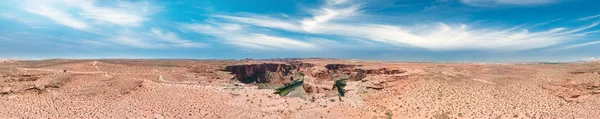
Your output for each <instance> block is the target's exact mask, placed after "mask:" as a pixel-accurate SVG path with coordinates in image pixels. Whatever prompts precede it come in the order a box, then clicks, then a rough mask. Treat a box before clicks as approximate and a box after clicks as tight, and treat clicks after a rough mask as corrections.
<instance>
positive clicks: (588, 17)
mask: <svg viewBox="0 0 600 119" xmlns="http://www.w3.org/2000/svg"><path fill="white" fill-rule="evenodd" d="M597 17H600V14H598V15H593V16H587V17H583V18H579V20H581V21H585V20H590V19H594V18H597Z"/></svg>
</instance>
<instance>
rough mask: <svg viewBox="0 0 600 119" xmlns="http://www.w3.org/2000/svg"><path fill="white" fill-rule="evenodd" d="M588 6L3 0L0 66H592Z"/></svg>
mask: <svg viewBox="0 0 600 119" xmlns="http://www.w3.org/2000/svg"><path fill="white" fill-rule="evenodd" d="M599 4H600V1H597V0H201V1H197V0H193V1H192V0H190V1H186V0H181V1H176V0H168V1H140V0H136V1H118V0H96V1H94V0H26V1H21V0H4V1H3V2H2V3H0V26H1V27H0V28H1V29H0V58H5V59H47V58H189V59H241V58H247V57H250V58H258V59H261V58H285V57H327V58H342V59H372V60H388V61H439V62H531V61H577V60H598V59H599V58H600V37H599V36H600V27H599V26H597V25H598V24H599V23H600V9H598V6H597V5H599Z"/></svg>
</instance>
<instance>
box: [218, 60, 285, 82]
mask: <svg viewBox="0 0 600 119" xmlns="http://www.w3.org/2000/svg"><path fill="white" fill-rule="evenodd" d="M224 70H225V71H228V72H231V73H232V74H234V75H235V78H236V79H237V80H239V81H240V82H242V83H272V82H278V83H287V82H290V81H292V80H293V78H292V76H293V73H294V72H295V71H296V68H295V67H294V66H292V65H288V64H274V63H263V64H244V65H233V66H227V67H225V69H224Z"/></svg>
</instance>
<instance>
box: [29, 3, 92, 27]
mask: <svg viewBox="0 0 600 119" xmlns="http://www.w3.org/2000/svg"><path fill="white" fill-rule="evenodd" d="M49 4H50V3H45V2H29V4H27V6H26V7H25V10H26V11H28V12H31V13H33V14H37V15H40V16H44V17H47V18H48V19H51V20H53V21H55V22H57V23H60V24H62V25H65V26H68V27H72V28H75V29H82V30H85V29H87V28H88V27H89V26H88V24H87V23H85V22H84V21H82V20H81V19H77V18H74V17H73V16H72V15H70V14H69V13H67V12H66V11H63V10H60V9H58V8H55V7H54V6H53V5H49Z"/></svg>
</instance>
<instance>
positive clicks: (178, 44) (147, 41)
mask: <svg viewBox="0 0 600 119" xmlns="http://www.w3.org/2000/svg"><path fill="white" fill-rule="evenodd" d="M82 43H88V44H92V45H98V44H100V45H103V44H106V43H109V44H113V43H114V44H120V45H124V46H132V47H137V48H147V49H159V48H202V47H207V46H208V44H205V43H201V42H194V41H191V40H187V39H183V38H180V37H179V36H177V35H176V34H175V33H172V32H168V31H162V30H160V29H158V28H152V29H151V30H150V32H142V33H138V32H135V31H131V30H125V31H121V32H120V34H118V35H116V36H114V37H110V38H107V39H106V40H105V41H104V42H82Z"/></svg>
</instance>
